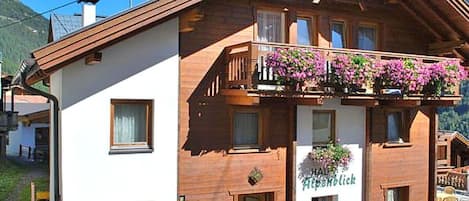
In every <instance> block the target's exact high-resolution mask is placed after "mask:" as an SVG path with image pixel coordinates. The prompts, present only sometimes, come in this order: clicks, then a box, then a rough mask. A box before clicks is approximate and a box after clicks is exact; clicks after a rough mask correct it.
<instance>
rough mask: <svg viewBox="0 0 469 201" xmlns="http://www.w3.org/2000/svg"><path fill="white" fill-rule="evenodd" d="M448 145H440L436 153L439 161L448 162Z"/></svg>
mask: <svg viewBox="0 0 469 201" xmlns="http://www.w3.org/2000/svg"><path fill="white" fill-rule="evenodd" d="M446 149H447V148H446V145H440V146H438V149H437V151H436V155H437V160H446V155H447V153H446Z"/></svg>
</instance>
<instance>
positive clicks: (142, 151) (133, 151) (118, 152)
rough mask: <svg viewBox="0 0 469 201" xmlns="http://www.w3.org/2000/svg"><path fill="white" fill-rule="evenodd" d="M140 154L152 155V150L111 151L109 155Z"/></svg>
mask: <svg viewBox="0 0 469 201" xmlns="http://www.w3.org/2000/svg"><path fill="white" fill-rule="evenodd" d="M142 153H153V149H152V148H125V149H111V150H109V155H114V154H142Z"/></svg>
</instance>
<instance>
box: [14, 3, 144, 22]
mask: <svg viewBox="0 0 469 201" xmlns="http://www.w3.org/2000/svg"><path fill="white" fill-rule="evenodd" d="M20 1H21V2H22V3H23V4H25V5H27V6H28V7H30V8H31V9H33V10H34V11H36V12H37V13H42V12H44V11H47V10H50V9H53V8H57V7H59V6H62V5H64V4H67V3H69V2H72V1H73V0H46V1H45V0H20ZM130 1H132V4H133V6H137V5H140V4H142V3H145V2H147V1H148V0H100V1H99V2H98V4H96V15H100V16H111V15H114V14H116V13H119V12H121V11H123V10H126V9H129V5H130ZM53 12H54V13H57V14H67V15H73V14H80V13H81V4H77V3H73V4H71V5H68V6H66V7H64V8H60V9H58V10H55V11H53ZM49 16H50V13H46V14H45V15H44V17H46V18H49Z"/></svg>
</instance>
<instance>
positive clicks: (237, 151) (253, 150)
mask: <svg viewBox="0 0 469 201" xmlns="http://www.w3.org/2000/svg"><path fill="white" fill-rule="evenodd" d="M251 153H270V150H266V149H261V148H233V149H230V150H228V154H251Z"/></svg>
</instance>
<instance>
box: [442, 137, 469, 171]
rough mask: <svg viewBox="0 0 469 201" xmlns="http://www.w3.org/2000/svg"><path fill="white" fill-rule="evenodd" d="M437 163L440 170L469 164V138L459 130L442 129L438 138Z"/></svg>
mask: <svg viewBox="0 0 469 201" xmlns="http://www.w3.org/2000/svg"><path fill="white" fill-rule="evenodd" d="M437 146H438V147H437V154H436V155H437V164H438V170H439V172H440V170H441V171H443V172H446V171H447V170H450V169H454V168H460V167H465V166H469V140H468V139H467V138H466V137H464V136H463V135H462V134H461V133H459V132H457V131H452V132H451V131H440V132H438V140H437Z"/></svg>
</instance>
